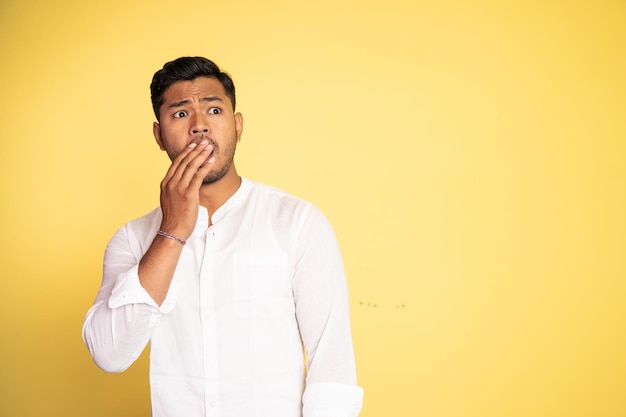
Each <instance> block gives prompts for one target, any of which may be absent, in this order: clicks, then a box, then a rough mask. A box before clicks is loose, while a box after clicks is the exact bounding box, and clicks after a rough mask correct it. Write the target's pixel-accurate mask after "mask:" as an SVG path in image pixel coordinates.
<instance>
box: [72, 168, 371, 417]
mask: <svg viewBox="0 0 626 417" xmlns="http://www.w3.org/2000/svg"><path fill="white" fill-rule="evenodd" d="M161 218H162V213H161V211H160V209H159V208H157V209H155V210H153V211H152V212H151V213H149V214H147V215H145V216H143V217H141V218H139V219H136V220H134V221H131V222H129V223H127V224H126V225H125V226H124V227H122V228H121V229H120V230H118V232H117V233H116V234H115V235H114V236H113V238H112V239H111V241H110V242H109V245H108V246H107V249H106V251H105V256H104V268H103V279H102V285H101V288H100V290H99V292H98V294H97V296H96V300H95V302H94V304H93V306H92V307H91V309H90V310H89V311H88V313H87V316H86V318H85V323H84V326H83V339H84V341H85V343H86V344H87V347H88V349H89V351H90V353H91V355H92V357H93V359H94V361H95V362H96V364H97V365H98V366H99V367H101V368H102V369H104V370H106V371H108V372H121V371H123V370H125V369H126V368H128V367H129V366H130V365H131V364H132V363H133V362H134V361H135V360H136V359H137V357H139V355H140V354H141V352H142V351H143V350H144V348H145V347H146V345H147V344H148V342H150V386H151V399H152V415H153V417H181V416H185V417H239V416H240V417H301V416H304V417H355V416H358V414H359V412H360V409H361V405H362V398H363V391H362V389H361V388H360V387H358V386H357V385H356V371H355V363H354V354H353V347H352V339H351V332H350V319H349V304H348V294H347V285H346V279H345V276H344V269H343V264H342V259H341V255H340V251H339V248H338V245H337V242H336V239H335V236H334V233H333V231H332V229H331V226H330V224H329V223H328V221H327V220H326V218H325V217H324V216H323V215H322V213H321V212H320V211H319V210H318V209H317V208H315V207H314V206H313V205H311V204H310V203H307V202H305V201H302V200H300V199H297V198H295V197H293V196H290V195H288V194H286V193H284V192H282V191H279V190H276V189H274V188H271V187H268V186H265V185H262V184H258V183H254V182H252V181H249V180H247V179H245V178H243V179H242V184H241V186H240V188H239V189H238V190H237V191H236V192H235V194H234V195H233V196H232V197H231V198H230V199H229V200H227V201H226V203H225V204H224V205H222V206H221V207H220V208H219V209H218V210H217V211H215V213H214V214H213V216H212V218H211V222H209V221H208V220H209V219H208V214H207V211H206V209H204V208H203V207H200V208H199V211H198V221H197V224H196V227H195V229H194V231H193V233H192V235H191V237H190V238H189V239H187V244H186V245H185V246H184V247H183V250H182V253H181V256H180V259H179V261H178V264H177V267H176V271H175V273H174V276H173V278H172V281H171V284H170V287H169V291H168V293H167V296H166V298H165V300H164V302H163V303H162V304H161V306H159V305H157V303H156V302H155V301H154V300H153V299H152V298H151V297H150V296H149V294H148V293H147V292H146V291H145V289H144V288H143V287H142V286H141V284H140V283H139V276H138V272H137V271H138V265H139V261H140V260H141V259H142V257H143V255H144V254H145V253H146V251H147V250H148V248H149V247H150V245H151V243H152V240H153V239H154V237H155V235H156V232H157V231H158V228H159V225H160V223H161ZM209 223H210V224H211V226H209V227H207V225H209ZM305 358H306V360H305Z"/></svg>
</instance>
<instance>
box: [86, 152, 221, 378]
mask: <svg viewBox="0 0 626 417" xmlns="http://www.w3.org/2000/svg"><path fill="white" fill-rule="evenodd" d="M211 150H212V147H211V146H210V145H208V143H207V142H206V141H203V142H200V143H199V144H196V143H192V144H190V145H189V146H188V147H187V148H185V149H184V150H183V151H182V152H181V153H180V154H179V155H178V156H177V157H176V158H175V159H174V161H173V162H172V164H171V166H170V168H169V169H168V171H167V174H166V175H165V178H164V179H163V181H162V182H161V211H162V214H163V215H162V221H161V225H160V230H164V231H166V232H167V233H169V234H171V235H174V236H177V237H179V238H180V239H183V240H186V239H187V238H188V237H189V236H190V235H191V233H192V231H193V228H194V227H195V224H196V221H197V216H198V208H199V190H200V187H201V185H202V180H203V178H204V176H205V175H206V174H207V173H208V171H209V169H210V167H211V166H212V164H213V162H214V159H213V158H210V159H208V160H207V157H208V155H209V154H210V152H211ZM133 239H136V237H135V236H130V235H129V231H128V227H124V228H122V229H120V230H119V231H118V232H117V233H116V235H115V236H114V237H113V238H112V239H111V242H110V243H109V245H108V246H107V250H106V252H105V259H104V269H103V280H102V285H101V288H100V290H99V292H98V295H97V297H96V301H95V302H94V305H93V306H92V307H91V309H90V310H89V311H88V313H87V316H86V318H85V323H84V326H83V339H84V341H85V343H86V344H87V347H88V349H89V351H90V353H91V355H92V357H93V359H94V361H95V362H96V364H98V366H100V367H101V368H102V369H104V370H106V371H109V372H121V371H124V370H125V369H126V368H128V367H129V366H130V365H131V364H132V363H133V362H134V361H135V360H136V359H137V358H138V357H139V355H140V354H141V352H142V351H143V349H144V348H145V346H146V344H147V343H148V341H149V340H150V337H151V335H152V330H153V329H154V327H155V326H156V324H157V323H158V320H159V318H160V316H161V315H162V314H164V313H167V310H168V309H167V308H165V309H164V308H162V307H163V306H162V304H163V303H164V301H165V299H166V296H167V294H168V291H169V288H170V284H171V281H172V277H173V276H174V271H175V269H176V265H177V263H178V259H179V257H180V254H181V252H182V248H183V245H182V244H181V243H180V242H178V241H176V240H173V239H169V238H167V237H163V236H160V235H158V236H156V237H155V238H154V240H153V241H152V243H151V244H150V246H149V248H148V249H147V250H146V251H145V253H143V250H140V249H139V248H138V247H133V242H134V240H133ZM142 253H143V255H142Z"/></svg>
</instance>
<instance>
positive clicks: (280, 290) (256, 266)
mask: <svg viewBox="0 0 626 417" xmlns="http://www.w3.org/2000/svg"><path fill="white" fill-rule="evenodd" d="M234 261H235V266H234V268H235V271H234V272H235V273H234V280H233V301H234V307H235V312H236V313H237V314H238V315H241V316H248V315H250V314H254V315H260V316H277V315H280V314H282V313H285V312H286V311H287V310H288V308H289V306H290V305H293V297H292V295H291V287H290V280H289V277H288V265H287V255H286V254H282V253H276V252H261V251H259V252H243V253H238V254H236V255H235V258H234Z"/></svg>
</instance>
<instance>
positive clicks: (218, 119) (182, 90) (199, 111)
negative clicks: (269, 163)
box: [153, 77, 243, 184]
mask: <svg viewBox="0 0 626 417" xmlns="http://www.w3.org/2000/svg"><path fill="white" fill-rule="evenodd" d="M159 115H160V119H161V121H160V123H157V122H155V123H154V126H153V132H154V137H155V138H156V141H157V143H158V144H159V146H160V148H161V149H162V150H164V151H166V152H167V154H168V155H169V157H170V159H171V160H174V158H176V156H177V155H178V154H179V153H180V152H181V151H182V150H183V149H185V147H186V146H187V145H189V144H190V143H191V142H196V143H198V142H200V141H201V140H203V139H206V140H207V141H209V143H211V144H212V145H213V151H212V153H211V155H210V156H209V157H211V156H213V157H215V165H214V167H213V168H212V169H211V171H210V172H209V174H208V175H207V176H206V177H205V178H204V183H205V184H210V183H213V182H216V181H218V180H219V179H221V178H222V177H224V176H225V175H226V174H227V173H228V172H229V171H230V170H231V169H234V166H233V158H234V155H235V148H236V147H237V142H239V140H240V139H241V132H242V129H243V118H242V116H241V114H240V113H236V114H234V113H233V107H232V103H231V101H230V99H229V98H228V96H227V95H226V93H225V91H224V87H223V86H222V84H221V83H220V82H219V81H218V80H217V79H215V78H209V77H198V78H196V79H194V80H192V81H179V82H176V83H174V84H172V85H171V86H170V87H169V88H168V89H167V90H166V91H165V94H164V95H163V104H162V105H161V108H160V109H159Z"/></svg>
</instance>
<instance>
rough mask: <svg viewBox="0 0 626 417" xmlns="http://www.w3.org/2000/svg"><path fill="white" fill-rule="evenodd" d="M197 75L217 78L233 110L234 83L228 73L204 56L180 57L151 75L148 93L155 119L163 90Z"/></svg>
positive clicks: (157, 116) (161, 102) (192, 78)
mask: <svg viewBox="0 0 626 417" xmlns="http://www.w3.org/2000/svg"><path fill="white" fill-rule="evenodd" d="M198 77H210V78H215V79H216V80H218V81H219V82H220V83H221V84H222V86H223V87H224V91H225V92H226V95H227V96H228V98H229V99H230V101H231V102H232V104H233V111H234V110H235V84H233V80H232V78H230V75H228V74H227V73H225V72H222V71H221V70H220V68H219V67H218V66H217V65H216V64H215V63H214V62H213V61H211V60H208V59H206V58H203V57H200V56H196V57H181V58H178V59H175V60H174V61H170V62H168V63H167V64H165V65H163V68H162V69H160V70H158V71H157V72H156V73H155V74H154V77H152V83H151V84H150V94H151V98H152V109H153V110H154V115H155V116H156V118H157V120H160V118H159V109H160V108H161V105H163V95H164V94H165V91H167V89H168V88H169V87H170V86H171V85H172V84H174V83H176V82H178V81H192V80H195V79H196V78H198Z"/></svg>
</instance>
